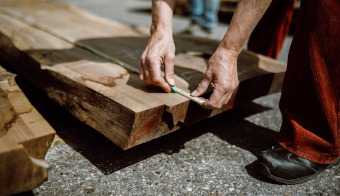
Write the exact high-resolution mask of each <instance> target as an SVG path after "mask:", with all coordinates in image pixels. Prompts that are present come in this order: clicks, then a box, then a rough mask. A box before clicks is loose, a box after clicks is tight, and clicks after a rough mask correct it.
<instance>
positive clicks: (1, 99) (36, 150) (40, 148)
mask: <svg viewBox="0 0 340 196" xmlns="http://www.w3.org/2000/svg"><path fill="white" fill-rule="evenodd" d="M54 134H55V132H54V130H53V128H52V127H51V126H50V125H49V124H48V123H47V122H46V121H45V119H43V117H42V116H41V115H40V114H39V113H38V111H37V110H36V109H35V108H34V107H33V106H32V105H31V103H30V102H29V101H28V100H27V98H26V97H25V95H24V94H23V93H22V91H21V90H20V88H19V87H18V86H17V85H16V82H15V75H13V74H11V73H9V72H7V71H6V70H5V69H3V68H2V67H1V66H0V174H1V175H0V195H11V194H15V193H19V192H23V191H29V190H32V189H33V188H34V187H35V186H37V185H38V184H40V183H41V182H42V181H43V180H44V179H45V178H46V177H47V168H48V164H47V163H46V162H45V160H44V158H45V155H46V153H47V150H48V149H49V147H50V145H51V143H52V141H53V138H54Z"/></svg>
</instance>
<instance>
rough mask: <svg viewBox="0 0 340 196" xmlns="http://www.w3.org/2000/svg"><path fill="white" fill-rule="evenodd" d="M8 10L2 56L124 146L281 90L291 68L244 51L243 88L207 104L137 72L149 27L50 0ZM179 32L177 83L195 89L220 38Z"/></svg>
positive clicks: (1, 30)
mask: <svg viewBox="0 0 340 196" xmlns="http://www.w3.org/2000/svg"><path fill="white" fill-rule="evenodd" d="M19 2H20V3H19ZM32 2H34V6H33V4H32ZM0 12H1V14H0V21H1V23H0V36H1V37H0V50H1V54H0V55H1V57H2V58H4V59H6V60H7V61H8V62H10V64H12V66H13V67H14V68H15V69H17V70H18V71H19V72H20V73H21V74H22V75H24V76H25V77H26V78H27V79H28V80H29V81H31V82H32V83H33V84H35V85H36V86H38V87H40V88H42V89H43V90H44V91H46V92H47V94H48V95H49V97H51V98H52V99H53V100H55V101H56V102H58V103H59V104H60V105H62V106H63V107H64V108H66V109H67V110H69V111H70V112H71V113H72V114H73V115H75V116H76V117H77V118H79V119H80V120H82V121H83V122H85V123H86V124H88V125H90V126H91V127H93V128H95V129H96V130H98V131H99V132H101V133H103V134H104V135H105V136H106V137H107V138H109V139H110V140H112V141H113V142H115V143H116V144H117V145H119V146H120V147H121V148H123V149H127V148H130V147H133V146H135V145H138V144H141V143H143V142H146V141H149V140H151V139H154V138H157V137H160V136H162V135H165V134H167V133H170V132H172V131H175V130H177V129H179V128H180V127H181V126H183V125H189V124H192V123H195V122H198V121H200V120H202V119H205V118H208V117H210V116H213V115H216V114H218V113H220V112H222V111H225V110H227V109H230V108H232V107H233V106H234V105H237V104H242V103H244V102H246V101H250V100H252V99H254V98H257V97H260V96H263V95H267V94H268V93H273V92H278V91H279V90H280V87H281V82H282V76H283V75H284V71H285V65H284V64H282V63H279V62H277V61H275V60H271V59H268V58H266V57H263V56H261V55H257V54H254V53H251V52H247V51H243V52H242V54H241V55H240V57H239V59H238V71H239V79H240V86H239V88H238V90H237V91H236V92H237V93H235V94H234V96H233V99H232V100H231V101H230V103H228V104H227V105H226V106H224V107H223V108H222V109H220V110H204V109H202V108H200V107H199V106H197V105H195V104H192V103H189V100H188V99H187V98H184V97H182V96H179V95H176V94H167V93H164V92H163V91H162V90H161V89H159V88H157V87H150V86H146V85H144V84H143V83H142V82H140V81H139V79H138V75H137V74H136V73H135V72H137V71H138V69H139V57H140V55H141V53H142V51H143V49H144V47H145V45H146V43H147V40H148V38H149V37H148V35H147V34H146V33H145V31H142V30H136V28H133V27H131V26H128V25H124V24H120V23H117V22H112V21H108V20H105V19H102V18H99V17H97V16H93V15H91V14H88V13H86V12H83V11H80V10H78V9H76V8H73V7H70V6H67V5H64V4H58V3H53V2H49V1H34V0H30V1H17V0H12V1H10V2H8V1H0ZM174 39H175V43H176V51H177V54H176V61H175V74H176V77H175V80H176V86H178V87H179V88H181V89H184V90H186V91H187V92H190V91H192V90H194V89H195V88H196V86H197V85H198V83H199V82H200V80H201V79H202V77H203V73H204V72H205V69H206V67H207V61H208V59H209V57H210V55H211V54H212V53H213V52H214V49H215V48H216V46H217V44H218V42H217V41H214V40H209V39H202V38H194V37H188V36H175V37H174ZM93 50H96V51H99V52H101V53H103V54H104V55H101V56H98V55H97V54H96V53H94V52H93ZM103 57H104V58H103ZM110 59H114V61H111V60H110ZM23 62H25V64H23ZM114 62H118V63H124V64H126V65H128V66H130V67H131V69H130V70H128V69H126V68H123V67H121V66H119V65H118V64H116V63H114ZM38 78H39V79H38Z"/></svg>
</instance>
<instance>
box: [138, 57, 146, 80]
mask: <svg viewBox="0 0 340 196" xmlns="http://www.w3.org/2000/svg"><path fill="white" fill-rule="evenodd" d="M144 63H145V51H144V52H143V54H142V55H141V57H140V66H139V79H140V80H141V81H143V82H144V81H145V77H144Z"/></svg>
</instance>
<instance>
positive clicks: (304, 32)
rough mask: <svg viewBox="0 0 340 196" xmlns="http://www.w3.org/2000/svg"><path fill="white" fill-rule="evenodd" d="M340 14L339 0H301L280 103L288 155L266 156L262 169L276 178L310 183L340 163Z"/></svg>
mask: <svg viewBox="0 0 340 196" xmlns="http://www.w3.org/2000/svg"><path fill="white" fill-rule="evenodd" d="M339 13H340V1H338V0H302V3H301V7H300V15H299V22H298V24H297V29H296V33H295V36H294V39H293V42H292V46H291V49H290V52H289V57H288V67H287V72H286V76H285V79H284V83H283V87H282V96H281V101H280V109H281V112H282V116H283V123H282V127H281V131H280V135H279V144H280V145H281V146H283V147H284V148H285V150H288V151H287V152H288V153H285V152H284V150H282V149H281V150H280V149H279V150H275V149H274V150H267V151H265V152H264V153H263V155H262V158H263V160H262V163H263V165H264V166H265V168H264V169H263V171H264V172H265V173H266V174H267V175H266V176H267V177H270V178H272V179H274V180H277V179H279V180H277V181H280V180H282V179H286V181H282V182H283V183H298V182H302V181H304V180H309V179H311V177H314V176H315V174H318V173H320V172H321V171H323V169H325V168H327V167H328V164H331V163H335V161H336V160H339V157H340V120H339V117H340V111H339V110H340V55H339V49H340V48H339V47H340V36H339V35H340V15H339ZM290 153H292V154H290ZM296 163H298V164H296ZM303 165H304V167H302V166H303ZM283 167H284V168H283ZM282 171H285V172H282ZM297 174H299V175H297ZM273 176H274V177H273ZM287 178H290V179H288V180H287ZM298 178H300V180H298ZM301 179H302V180H301Z"/></svg>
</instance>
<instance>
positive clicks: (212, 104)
mask: <svg viewBox="0 0 340 196" xmlns="http://www.w3.org/2000/svg"><path fill="white" fill-rule="evenodd" d="M225 94H226V93H225V90H224V89H223V88H222V87H221V86H219V85H216V87H215V88H214V91H213V93H212V94H211V96H210V97H209V99H208V100H207V103H206V104H205V107H207V108H221V107H222V104H221V101H222V98H223V96H224V95H225Z"/></svg>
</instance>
